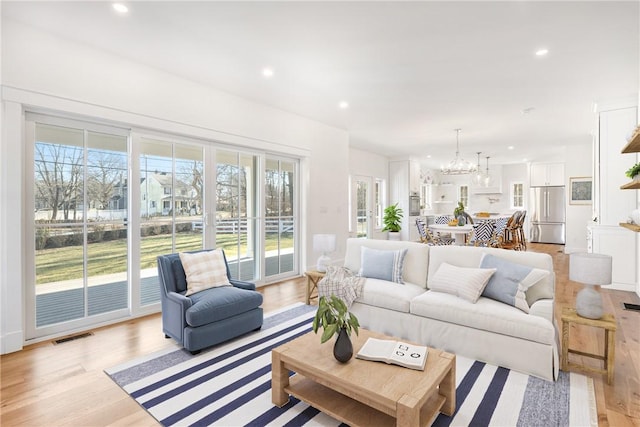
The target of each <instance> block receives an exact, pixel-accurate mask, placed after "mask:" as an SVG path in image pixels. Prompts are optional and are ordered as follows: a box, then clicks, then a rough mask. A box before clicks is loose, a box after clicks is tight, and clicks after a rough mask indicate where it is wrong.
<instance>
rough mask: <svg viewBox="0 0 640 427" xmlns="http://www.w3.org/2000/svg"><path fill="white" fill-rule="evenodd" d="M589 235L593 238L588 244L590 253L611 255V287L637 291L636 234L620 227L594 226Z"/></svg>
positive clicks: (590, 228)
mask: <svg viewBox="0 0 640 427" xmlns="http://www.w3.org/2000/svg"><path fill="white" fill-rule="evenodd" d="M587 235H588V236H590V237H591V241H590V242H588V243H587V246H588V247H589V251H590V252H592V253H595V254H605V255H611V258H612V271H611V276H612V284H611V287H612V288H615V289H621V290H626V291H631V292H633V291H635V287H636V283H637V280H638V277H637V274H638V272H637V269H636V262H637V259H638V249H637V245H636V233H632V232H629V231H628V230H626V229H624V228H622V227H619V226H608V225H594V226H591V227H589V231H588V233H587Z"/></svg>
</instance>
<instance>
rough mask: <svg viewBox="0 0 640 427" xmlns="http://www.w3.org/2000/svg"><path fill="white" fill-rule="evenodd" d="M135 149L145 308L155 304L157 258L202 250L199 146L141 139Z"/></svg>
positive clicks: (201, 150)
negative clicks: (138, 177)
mask: <svg viewBox="0 0 640 427" xmlns="http://www.w3.org/2000/svg"><path fill="white" fill-rule="evenodd" d="M138 147H139V150H140V152H139V156H138V159H139V168H138V169H139V171H140V179H139V182H140V188H139V194H140V198H139V200H140V216H139V218H140V221H139V228H140V250H139V263H140V286H139V289H140V293H139V297H140V299H139V301H140V305H141V306H145V305H149V304H154V303H157V302H159V301H160V283H159V282H158V267H157V263H156V259H157V257H158V255H166V254H170V253H174V252H185V251H193V250H198V249H202V248H203V244H204V240H203V230H204V221H203V197H202V194H203V190H204V188H203V185H204V148H203V147H202V146H198V145H188V144H184V143H179V142H175V141H171V140H161V139H152V138H144V137H143V138H140V140H139V144H138ZM136 148H137V147H136ZM134 194H135V193H134Z"/></svg>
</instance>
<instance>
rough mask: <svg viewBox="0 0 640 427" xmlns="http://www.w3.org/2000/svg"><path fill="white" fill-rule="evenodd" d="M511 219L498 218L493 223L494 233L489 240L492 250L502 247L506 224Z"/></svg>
mask: <svg viewBox="0 0 640 427" xmlns="http://www.w3.org/2000/svg"><path fill="white" fill-rule="evenodd" d="M510 219H511V217H506V216H505V217H500V218H496V219H495V220H490V221H494V224H495V225H494V231H493V238H492V239H491V246H493V247H494V248H502V245H503V243H504V241H505V231H506V229H507V224H508V223H509V220H510Z"/></svg>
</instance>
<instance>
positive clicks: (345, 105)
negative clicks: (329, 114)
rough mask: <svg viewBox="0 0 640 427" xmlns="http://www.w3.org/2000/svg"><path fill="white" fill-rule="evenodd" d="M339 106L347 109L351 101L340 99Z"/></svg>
mask: <svg viewBox="0 0 640 427" xmlns="http://www.w3.org/2000/svg"><path fill="white" fill-rule="evenodd" d="M338 107H340V108H342V109H343V110H346V109H347V108H349V103H348V102H347V101H340V104H338Z"/></svg>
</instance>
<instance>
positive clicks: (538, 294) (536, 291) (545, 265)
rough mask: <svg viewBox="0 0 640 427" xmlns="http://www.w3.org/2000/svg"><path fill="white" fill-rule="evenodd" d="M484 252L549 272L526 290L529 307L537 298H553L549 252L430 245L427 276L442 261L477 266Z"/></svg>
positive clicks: (553, 283)
mask: <svg viewBox="0 0 640 427" xmlns="http://www.w3.org/2000/svg"><path fill="white" fill-rule="evenodd" d="M485 253H488V254H491V255H494V256H496V257H498V258H502V259H506V260H509V261H511V262H517V263H518V264H523V265H528V266H531V267H535V268H539V269H542V270H546V271H548V272H549V275H548V276H547V277H546V278H544V279H542V280H540V281H539V282H538V283H536V284H535V285H533V286H531V287H530V288H529V290H527V292H526V295H527V303H528V304H529V307H531V306H532V305H533V303H534V302H536V301H537V300H539V299H553V298H554V287H555V273H554V272H553V259H552V258H551V255H549V254H543V253H536V252H524V251H506V250H504V249H496V248H477V247H470V246H454V245H452V246H432V247H430V248H429V277H431V275H433V274H435V272H436V271H438V268H439V267H440V264H441V263H443V262H448V263H449V264H453V265H456V266H458V267H478V266H479V265H480V261H481V259H482V256H483V255H484V254H485Z"/></svg>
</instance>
